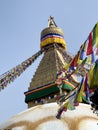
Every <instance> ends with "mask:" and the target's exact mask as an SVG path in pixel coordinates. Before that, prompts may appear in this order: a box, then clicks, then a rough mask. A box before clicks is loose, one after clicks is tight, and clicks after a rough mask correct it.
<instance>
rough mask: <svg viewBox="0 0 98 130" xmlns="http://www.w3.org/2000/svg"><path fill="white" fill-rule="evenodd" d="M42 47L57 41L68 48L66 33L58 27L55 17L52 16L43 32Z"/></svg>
mask: <svg viewBox="0 0 98 130" xmlns="http://www.w3.org/2000/svg"><path fill="white" fill-rule="evenodd" d="M40 40H41V43H40V47H41V49H42V48H44V47H46V46H47V45H50V44H54V43H57V44H59V45H61V46H62V47H63V48H64V49H66V43H65V40H64V34H63V31H62V29H61V28H59V27H57V25H56V23H55V21H54V18H53V17H52V16H50V17H49V19H48V27H47V28H45V29H44V30H42V32H41V39H40Z"/></svg>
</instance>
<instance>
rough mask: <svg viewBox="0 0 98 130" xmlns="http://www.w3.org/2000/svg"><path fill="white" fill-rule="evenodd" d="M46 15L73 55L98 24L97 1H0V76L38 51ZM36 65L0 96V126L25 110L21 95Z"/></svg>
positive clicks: (25, 89) (36, 62)
mask: <svg viewBox="0 0 98 130" xmlns="http://www.w3.org/2000/svg"><path fill="white" fill-rule="evenodd" d="M50 15H52V16H53V17H54V20H55V22H56V24H57V25H58V26H59V27H61V28H62V29H63V32H64V34H65V41H66V43H67V51H68V52H70V53H72V54H73V55H74V54H76V53H77V51H78V49H79V47H80V46H81V44H82V43H83V42H84V41H85V40H86V38H87V36H88V34H89V32H90V31H91V30H92V28H93V27H94V25H95V23H96V22H98V0H90V1H89V0H82V1H79V0H74V1H72V0H58V1H57V0H49V1H48V0H36V1H34V0H0V75H1V74H3V73H4V72H6V71H8V70H10V69H11V68H13V67H15V66H16V65H18V64H20V63H21V62H22V61H24V60H26V59H27V58H29V57H30V56H32V55H33V54H35V53H36V52H37V51H38V50H40V32H41V31H42V30H43V29H44V28H45V27H47V25H48V18H49V16H50ZM39 62H40V58H39V59H38V60H37V61H35V63H34V64H32V65H31V66H30V67H29V68H28V69H27V70H26V71H25V72H24V73H23V74H22V75H21V76H20V77H19V78H18V79H16V80H15V81H14V82H13V83H11V84H10V85H8V86H7V87H6V88H5V89H4V90H2V91H1V92H0V104H1V105H0V123H2V122H4V121H5V120H7V119H9V118H10V117H11V116H13V115H15V114H17V113H19V112H21V111H23V110H26V109H27V105H26V104H25V102H24V99H25V96H24V92H25V91H27V90H28V87H29V84H30V82H31V79H32V77H33V74H34V72H35V70H36V67H37V65H38V64H39Z"/></svg>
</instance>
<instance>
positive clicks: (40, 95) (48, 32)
mask: <svg viewBox="0 0 98 130" xmlns="http://www.w3.org/2000/svg"><path fill="white" fill-rule="evenodd" d="M40 48H41V49H44V55H43V57H42V60H41V61H40V64H39V65H38V68H37V70H36V72H35V74H34V76H33V78H32V80H31V83H30V87H29V88H28V91H27V92H25V96H26V98H25V102H26V103H27V104H28V107H32V106H35V105H38V104H44V103H49V102H54V101H56V97H57V95H58V94H59V88H58V87H57V84H56V83H55V81H56V75H57V73H59V72H60V71H61V70H62V68H63V67H64V66H65V65H67V64H68V63H69V62H70V61H71V60H72V56H71V55H70V54H68V53H67V51H66V42H65V40H64V34H63V31H62V29H61V28H59V27H57V25H56V23H55V22H54V19H53V17H50V18H49V20H48V27H47V28H45V29H44V30H42V32H41V37H40ZM76 84H77V80H76V79H75V77H74V76H73V75H72V76H71V78H70V79H68V80H67V81H66V82H65V84H64V86H63V90H65V89H66V88H68V89H72V88H73V87H74V86H76Z"/></svg>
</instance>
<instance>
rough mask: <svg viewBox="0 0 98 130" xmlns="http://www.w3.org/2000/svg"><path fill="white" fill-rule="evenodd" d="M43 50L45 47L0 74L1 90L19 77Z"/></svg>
mask: <svg viewBox="0 0 98 130" xmlns="http://www.w3.org/2000/svg"><path fill="white" fill-rule="evenodd" d="M43 52H44V49H42V50H40V51H38V52H37V53H36V54H34V55H33V56H31V57H30V58H28V59H27V60H25V61H23V62H22V63H21V64H19V65H17V66H16V67H14V68H13V69H11V70H9V71H7V72H6V73H4V74H2V75H1V76H0V90H1V89H4V88H5V87H6V86H7V85H8V84H10V83H11V82H13V81H14V80H15V79H16V78H17V77H19V76H20V75H21V74H22V73H23V72H24V71H25V70H26V69H27V68H28V67H29V66H30V65H31V64H32V63H33V62H34V61H35V60H36V59H37V58H38V57H39V56H40V55H41V54H42V53H43Z"/></svg>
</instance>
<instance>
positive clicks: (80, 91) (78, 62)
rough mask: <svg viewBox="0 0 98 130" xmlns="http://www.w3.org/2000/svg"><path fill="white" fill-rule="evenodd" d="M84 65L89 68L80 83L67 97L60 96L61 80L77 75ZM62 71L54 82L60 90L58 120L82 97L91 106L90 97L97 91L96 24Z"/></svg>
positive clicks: (97, 25) (97, 44)
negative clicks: (87, 65)
mask: <svg viewBox="0 0 98 130" xmlns="http://www.w3.org/2000/svg"><path fill="white" fill-rule="evenodd" d="M86 63H87V64H89V65H91V67H90V68H89V69H88V71H87V73H86V74H85V75H84V76H82V79H81V83H80V84H78V85H77V86H76V87H75V88H74V89H73V90H72V91H70V92H69V93H68V94H67V95H66V94H62V86H63V80H65V79H68V78H69V77H70V76H71V75H72V74H74V73H75V74H77V73H78V68H79V66H81V67H84V65H85V64H86ZM63 69H65V71H63V73H62V71H61V72H60V73H59V74H57V80H56V83H57V85H58V87H59V89H60V96H59V98H58V100H57V103H58V104H59V109H58V112H57V115H56V117H57V118H58V119H59V118H60V117H61V114H62V112H63V111H67V109H69V110H74V109H75V106H77V105H79V103H80V102H83V97H84V99H85V101H86V102H87V103H89V104H91V101H90V95H92V93H93V92H94V91H95V90H96V89H98V23H96V25H95V26H94V28H93V30H92V31H91V32H90V34H89V36H88V38H87V39H86V41H85V42H84V43H83V44H82V45H81V47H80V49H79V51H78V53H77V54H76V55H75V57H74V58H73V59H72V61H71V62H70V63H69V64H68V65H66V66H65V67H64V68H63ZM63 69H62V70H63ZM64 73H65V74H64Z"/></svg>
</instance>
